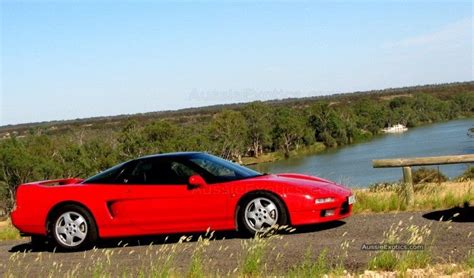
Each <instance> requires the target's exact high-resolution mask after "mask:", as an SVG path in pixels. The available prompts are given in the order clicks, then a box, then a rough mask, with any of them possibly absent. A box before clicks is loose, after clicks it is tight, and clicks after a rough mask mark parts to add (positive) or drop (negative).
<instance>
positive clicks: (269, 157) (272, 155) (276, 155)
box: [242, 142, 326, 165]
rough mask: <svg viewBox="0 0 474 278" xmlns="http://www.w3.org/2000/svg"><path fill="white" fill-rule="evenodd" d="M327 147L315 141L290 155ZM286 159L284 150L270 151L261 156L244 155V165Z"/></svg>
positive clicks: (320, 150) (314, 151) (293, 155)
mask: <svg viewBox="0 0 474 278" xmlns="http://www.w3.org/2000/svg"><path fill="white" fill-rule="evenodd" d="M325 149H326V146H325V145H324V144H323V143H319V142H318V143H314V144H312V145H310V146H301V147H299V148H298V149H295V150H292V151H290V157H298V156H304V155H310V154H316V153H320V152H322V151H323V150H325ZM283 159H286V157H285V154H284V153H283V152H282V151H277V152H269V153H264V154H262V155H260V156H259V157H249V156H245V157H242V165H254V164H259V163H267V162H275V161H278V160H283Z"/></svg>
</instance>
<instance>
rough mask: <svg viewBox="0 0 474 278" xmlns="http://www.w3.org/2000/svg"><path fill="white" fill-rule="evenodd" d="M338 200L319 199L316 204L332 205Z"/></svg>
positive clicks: (315, 201)
mask: <svg viewBox="0 0 474 278" xmlns="http://www.w3.org/2000/svg"><path fill="white" fill-rule="evenodd" d="M335 200H336V199H334V198H332V197H328V198H319V199H316V200H314V203H315V204H317V205H319V204H326V203H332V202H334V201H335Z"/></svg>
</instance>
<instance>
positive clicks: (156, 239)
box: [9, 221, 346, 253]
mask: <svg viewBox="0 0 474 278" xmlns="http://www.w3.org/2000/svg"><path fill="white" fill-rule="evenodd" d="M344 224H346V223H345V222H344V221H333V222H329V223H322V224H314V225H305V226H298V227H296V228H295V229H294V230H291V231H282V232H280V234H283V235H287V236H292V235H297V234H302V233H313V232H319V231H324V230H329V229H334V228H337V227H340V226H343V225H344ZM210 234H211V233H208V234H207V235H206V233H188V234H185V235H183V234H169V235H157V236H141V237H128V238H117V239H106V240H101V241H100V242H99V243H98V244H97V245H96V248H98V249H109V248H121V247H125V246H129V247H134V246H150V245H163V244H174V243H178V242H180V240H182V238H183V237H187V238H188V240H187V242H196V241H197V240H198V239H199V238H200V237H204V238H209V235H210ZM236 238H240V239H249V237H245V236H243V235H242V234H240V233H238V232H236V231H222V232H214V233H212V238H211V239H212V240H227V239H236ZM9 252H11V253H16V252H22V253H23V252H56V253H60V252H61V251H59V250H56V249H55V248H53V247H51V246H50V245H48V244H45V245H44V246H34V245H32V244H31V243H30V242H25V243H21V244H18V245H15V246H13V247H12V248H11V249H10V250H9Z"/></svg>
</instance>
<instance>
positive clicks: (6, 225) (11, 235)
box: [0, 221, 20, 241]
mask: <svg viewBox="0 0 474 278" xmlns="http://www.w3.org/2000/svg"><path fill="white" fill-rule="evenodd" d="M19 238H20V233H19V232H18V230H17V229H16V228H15V227H13V225H12V224H11V223H10V222H9V221H6V222H2V223H1V226H0V241H1V240H12V239H19Z"/></svg>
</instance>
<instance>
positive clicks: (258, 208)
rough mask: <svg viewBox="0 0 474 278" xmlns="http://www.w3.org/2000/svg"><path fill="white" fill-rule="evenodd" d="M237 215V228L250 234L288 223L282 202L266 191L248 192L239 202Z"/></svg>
mask: <svg viewBox="0 0 474 278" xmlns="http://www.w3.org/2000/svg"><path fill="white" fill-rule="evenodd" d="M237 217H238V222H239V223H238V224H239V230H240V231H241V232H243V233H245V234H247V235H251V236H253V235H255V234H256V233H259V232H261V233H264V232H267V231H268V230H269V229H271V228H274V227H277V226H282V225H287V224H288V214H287V211H286V209H285V206H284V204H283V202H282V201H281V200H280V199H279V198H278V197H276V196H275V195H273V194H271V193H268V192H257V193H251V194H249V195H248V196H247V197H246V198H245V199H244V200H243V201H242V202H241V206H240V207H239V212H238V216H237Z"/></svg>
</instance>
